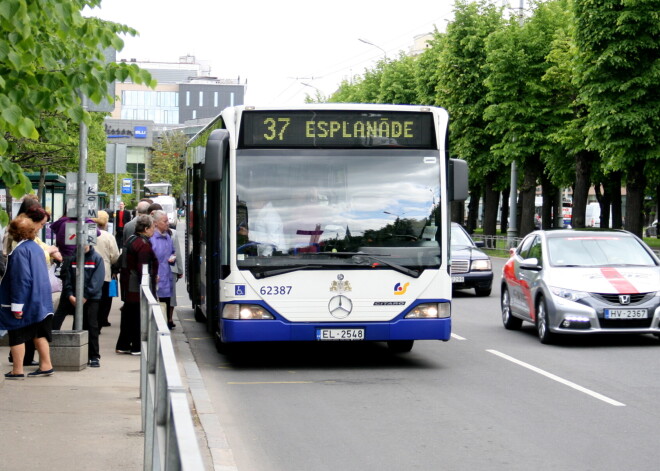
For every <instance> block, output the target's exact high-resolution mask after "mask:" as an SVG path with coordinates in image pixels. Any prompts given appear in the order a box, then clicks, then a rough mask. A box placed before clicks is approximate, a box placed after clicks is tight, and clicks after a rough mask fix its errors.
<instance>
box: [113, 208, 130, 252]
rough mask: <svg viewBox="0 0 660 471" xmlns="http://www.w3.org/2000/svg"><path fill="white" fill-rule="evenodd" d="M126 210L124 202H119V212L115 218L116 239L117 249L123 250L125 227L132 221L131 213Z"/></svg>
mask: <svg viewBox="0 0 660 471" xmlns="http://www.w3.org/2000/svg"><path fill="white" fill-rule="evenodd" d="M125 208H126V205H125V204H124V202H123V201H120V202H119V209H118V210H117V215H116V217H115V218H114V224H115V238H116V240H117V247H119V248H121V247H123V246H124V227H125V226H126V224H128V222H129V221H130V220H131V219H132V218H131V212H130V211H129V210H127V209H125Z"/></svg>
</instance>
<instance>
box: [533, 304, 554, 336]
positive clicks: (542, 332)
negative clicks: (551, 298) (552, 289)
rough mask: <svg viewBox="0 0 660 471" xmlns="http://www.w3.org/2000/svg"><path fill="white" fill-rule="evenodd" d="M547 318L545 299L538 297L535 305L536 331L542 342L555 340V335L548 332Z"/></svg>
mask: <svg viewBox="0 0 660 471" xmlns="http://www.w3.org/2000/svg"><path fill="white" fill-rule="evenodd" d="M549 324H550V322H549V320H548V308H547V306H546V304H545V299H543V298H540V299H539V302H538V304H537V306H536V331H537V332H538V334H539V340H540V341H541V343H543V344H546V345H547V344H550V343H552V342H553V341H554V340H555V335H554V334H553V333H552V332H550V327H549Z"/></svg>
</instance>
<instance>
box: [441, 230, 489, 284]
mask: <svg viewBox="0 0 660 471" xmlns="http://www.w3.org/2000/svg"><path fill="white" fill-rule="evenodd" d="M479 247H483V242H478V243H475V242H474V241H473V240H472V239H471V238H470V235H469V234H468V233H467V232H466V231H465V229H463V228H462V227H461V226H460V225H459V224H457V223H455V222H452V223H451V281H452V288H453V289H471V288H474V291H475V293H476V294H477V296H489V295H490V291H491V289H492V286H493V268H492V265H491V263H490V258H489V257H488V255H486V254H485V253H483V252H482V251H481V250H480V249H479Z"/></svg>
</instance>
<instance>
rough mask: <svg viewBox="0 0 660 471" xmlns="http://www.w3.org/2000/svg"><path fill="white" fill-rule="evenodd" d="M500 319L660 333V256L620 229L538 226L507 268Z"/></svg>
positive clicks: (552, 330)
mask: <svg viewBox="0 0 660 471" xmlns="http://www.w3.org/2000/svg"><path fill="white" fill-rule="evenodd" d="M501 292H502V295H501V296H502V297H501V306H502V322H503V323H504V327H505V328H507V329H510V330H516V329H519V328H520V327H521V325H522V322H523V321H528V322H532V323H534V324H535V325H536V329H537V332H538V335H539V339H540V340H541V342H543V343H550V342H552V340H553V339H554V338H555V337H556V336H557V335H558V334H592V333H625V334H655V335H656V336H658V337H660V259H658V257H657V256H656V255H655V254H654V253H653V252H652V251H651V249H650V248H649V247H648V246H647V245H646V244H645V243H644V242H643V241H641V240H640V239H639V238H637V237H636V236H634V235H633V234H631V233H630V232H626V231H619V230H608V231H604V230H573V229H566V230H549V231H535V232H532V233H531V234H529V235H528V236H527V237H525V238H524V239H523V240H522V241H521V242H520V244H519V245H518V247H517V248H516V249H515V250H512V254H511V258H510V259H509V260H508V261H507V263H506V264H505V265H504V268H503V270H502V290H501Z"/></svg>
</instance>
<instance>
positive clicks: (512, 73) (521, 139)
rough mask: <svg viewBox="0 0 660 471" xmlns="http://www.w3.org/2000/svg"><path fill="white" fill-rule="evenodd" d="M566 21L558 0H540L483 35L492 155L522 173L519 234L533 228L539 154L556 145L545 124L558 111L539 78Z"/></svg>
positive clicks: (552, 123)
mask: <svg viewBox="0 0 660 471" xmlns="http://www.w3.org/2000/svg"><path fill="white" fill-rule="evenodd" d="M567 21H568V17H567V14H566V6H565V4H564V2H563V1H562V0H558V1H550V2H546V3H540V4H538V5H536V8H535V10H534V12H533V15H532V16H531V17H530V18H529V19H527V20H525V21H524V22H519V20H518V18H514V19H512V20H511V21H510V23H509V25H508V26H507V27H506V28H503V29H501V30H499V31H497V32H494V33H493V34H491V35H490V36H489V37H488V40H487V41H486V45H487V46H486V48H487V53H488V57H487V61H486V67H487V70H488V77H487V79H486V82H485V83H486V85H487V87H488V90H489V91H488V100H489V102H490V105H489V106H488V107H487V108H486V110H485V118H486V120H487V121H488V125H487V130H488V131H489V132H491V133H493V135H495V136H496V137H497V143H496V144H495V145H494V146H493V147H492V151H493V157H494V158H496V159H498V158H499V159H501V160H503V161H504V162H505V163H507V164H510V163H511V162H512V161H514V160H515V161H516V162H517V165H518V168H519V169H520V174H521V175H522V176H523V178H522V184H520V185H519V188H520V196H521V200H522V201H521V214H520V219H519V221H520V224H519V228H518V229H519V233H520V235H521V236H522V235H525V234H527V233H529V232H531V231H532V230H533V229H534V199H535V194H536V186H537V184H538V183H539V181H540V180H541V181H543V179H542V178H541V177H542V174H543V172H544V160H547V159H548V158H550V157H551V156H552V155H554V154H555V152H556V151H557V149H556V145H555V144H554V143H553V142H552V141H551V140H550V139H549V137H548V129H555V128H556V127H557V126H558V125H559V123H561V122H562V117H561V114H558V113H557V112H556V110H555V108H554V105H553V103H554V102H553V96H552V90H551V88H550V87H548V86H545V85H544V84H543V83H542V80H543V77H544V76H545V73H546V71H547V69H548V67H549V63H548V62H547V61H546V57H547V56H548V54H549V53H550V50H551V45H552V42H553V40H554V39H555V34H556V33H557V31H561V30H562V28H563V27H565V26H566V23H567ZM511 210H514V208H512V209H511Z"/></svg>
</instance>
